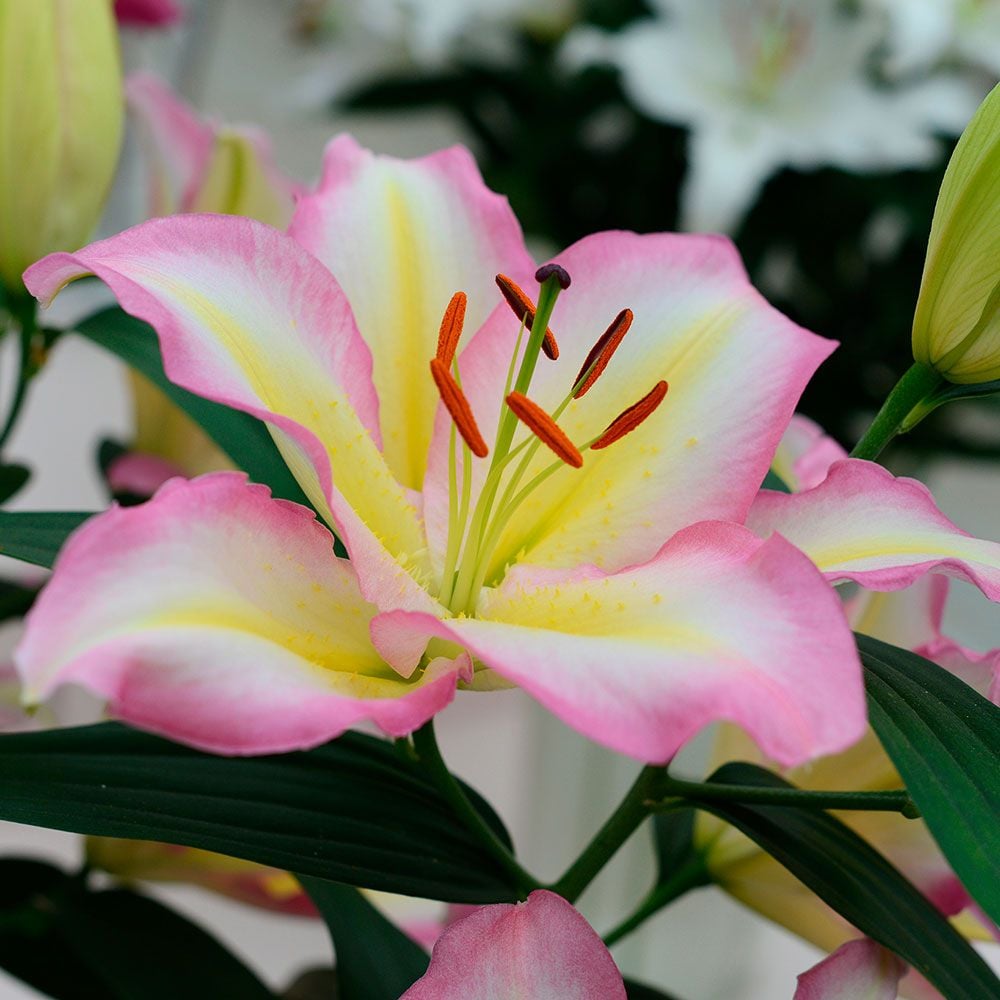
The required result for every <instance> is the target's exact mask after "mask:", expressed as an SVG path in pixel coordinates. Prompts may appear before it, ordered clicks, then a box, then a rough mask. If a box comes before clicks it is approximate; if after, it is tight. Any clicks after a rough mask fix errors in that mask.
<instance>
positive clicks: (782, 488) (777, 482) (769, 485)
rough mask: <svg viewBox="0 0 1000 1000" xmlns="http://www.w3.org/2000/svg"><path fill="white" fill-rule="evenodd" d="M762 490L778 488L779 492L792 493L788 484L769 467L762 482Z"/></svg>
mask: <svg viewBox="0 0 1000 1000" xmlns="http://www.w3.org/2000/svg"><path fill="white" fill-rule="evenodd" d="M760 488H761V489H762V490H776V491H777V492H778V493H791V492H792V491H791V490H790V489H789V488H788V484H787V483H786V482H785V481H784V479H782V478H781V476H779V475H778V473H777V472H775V471H774V469H768V470H767V475H766V476H765V477H764V482H762V483H761V484H760Z"/></svg>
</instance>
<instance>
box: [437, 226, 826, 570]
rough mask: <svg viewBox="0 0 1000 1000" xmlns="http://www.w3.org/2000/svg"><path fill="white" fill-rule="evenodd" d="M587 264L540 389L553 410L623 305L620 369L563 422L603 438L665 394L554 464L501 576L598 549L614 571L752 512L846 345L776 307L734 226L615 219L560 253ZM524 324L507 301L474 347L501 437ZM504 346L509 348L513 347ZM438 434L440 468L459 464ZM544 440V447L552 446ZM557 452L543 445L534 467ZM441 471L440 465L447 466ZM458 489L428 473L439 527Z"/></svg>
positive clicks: (469, 381) (479, 397) (565, 297)
mask: <svg viewBox="0 0 1000 1000" xmlns="http://www.w3.org/2000/svg"><path fill="white" fill-rule="evenodd" d="M555 260H556V263H558V264H561V265H562V266H563V267H565V268H566V270H567V271H568V272H569V273H570V275H572V278H573V284H572V286H571V287H570V288H569V289H568V290H567V291H565V292H563V293H562V295H561V297H560V299H559V301H558V303H557V305H556V309H555V313H554V315H553V319H552V328H553V330H554V331H555V333H556V336H557V338H558V341H559V348H560V352H561V353H560V358H559V361H558V362H556V363H552V362H548V361H546V360H545V359H543V360H542V361H541V362H540V363H539V365H538V368H537V369H536V373H535V379H534V381H533V382H532V385H531V390H530V395H531V398H532V399H533V400H535V401H536V402H537V403H538V404H539V405H540V406H542V407H544V408H545V409H546V410H548V411H549V412H552V411H553V410H554V409H555V408H556V407H557V406H558V404H559V403H560V402H561V401H562V399H563V398H564V397H565V396H566V394H567V393H568V392H569V390H570V388H571V386H572V382H573V379H574V378H575V376H576V374H577V372H578V371H579V369H580V366H581V365H582V363H583V361H584V359H585V358H586V356H587V354H588V352H589V351H590V348H591V347H592V346H593V344H594V342H595V341H596V339H597V338H598V336H599V335H600V334H601V333H602V332H603V330H604V328H605V327H606V326H607V324H608V323H609V322H610V321H611V319H613V318H614V316H615V314H616V313H617V312H618V310H619V309H621V308H624V307H628V308H630V309H632V310H633V312H634V314H635V321H634V323H633V325H632V327H631V329H630V330H629V332H628V335H627V336H626V337H625V339H624V340H623V341H622V343H621V346H620V347H619V348H618V351H617V353H616V354H615V356H614V358H613V359H612V361H611V364H610V365H609V367H608V369H607V370H606V371H605V372H604V374H603V375H602V376H601V377H600V379H599V380H598V381H597V383H596V384H595V385H594V387H593V388H592V389H591V390H590V391H589V392H588V393H587V394H586V396H584V397H583V398H582V399H580V400H575V401H574V402H572V403H571V404H570V405H569V407H568V408H567V409H566V411H565V413H564V414H563V415H562V416H561V417H560V420H559V424H560V426H561V427H562V428H563V430H565V431H566V433H567V434H568V435H569V437H570V438H571V439H572V440H573V441H574V442H576V443H580V442H584V441H587V440H590V439H591V438H593V437H594V436H596V435H597V434H599V433H600V432H601V431H602V430H603V429H604V428H605V427H607V425H608V424H609V423H611V421H612V420H613V419H614V418H615V417H616V416H617V415H618V414H619V413H621V412H622V410H624V409H625V408H626V407H628V406H630V405H631V404H633V403H634V402H635V401H636V400H637V399H640V398H641V397H643V396H644V395H646V393H648V392H649V390H650V389H651V388H652V386H653V385H654V384H655V383H656V382H657V381H658V380H659V379H666V381H667V382H668V383H669V384H670V393H669V395H668V396H667V399H666V401H665V402H664V403H663V405H662V406H661V407H660V408H659V409H658V410H657V411H656V412H655V413H654V414H653V415H652V416H651V417H650V418H649V419H648V420H647V421H646V422H645V423H644V424H643V425H642V426H641V427H639V428H638V429H637V430H635V431H634V432H633V433H632V434H630V435H629V436H628V437H627V438H625V439H624V440H623V441H621V442H620V443H618V444H615V445H613V446H612V447H610V448H608V449H606V450H604V451H601V452H588V453H587V454H586V456H585V463H584V467H583V468H582V469H580V470H572V469H566V470H562V471H560V472H558V473H557V474H556V475H553V476H552V477H551V478H550V479H549V480H548V481H547V482H546V483H545V485H544V486H542V487H541V488H539V489H538V490H537V491H536V492H534V493H533V494H532V495H531V497H530V498H529V499H528V500H527V501H526V502H525V503H524V505H523V506H522V507H521V508H520V510H519V513H518V516H517V517H516V518H515V519H514V520H513V521H512V524H511V526H510V527H509V528H508V530H507V531H506V532H505V533H504V535H503V536H502V537H501V541H500V545H499V548H498V551H497V555H496V557H495V559H494V565H493V567H492V570H491V577H490V578H491V579H492V580H494V581H495V580H496V579H498V578H499V576H500V575H501V574H502V571H503V567H504V566H505V565H506V564H507V563H509V562H511V561H513V559H514V558H515V557H517V558H518V559H523V560H524V561H525V562H529V563H531V564H533V565H540V566H552V567H568V566H574V565H578V564H580V563H581V562H591V563H594V564H595V565H597V566H599V567H600V568H601V569H603V570H606V571H608V572H612V571H614V570H618V569H621V568H622V567H624V566H629V565H634V564H635V563H639V562H645V561H646V560H648V559H651V558H652V557H653V556H654V555H655V554H656V552H657V550H658V549H659V547H660V546H661V545H662V543H663V539H664V538H668V537H669V536H670V535H671V534H672V533H673V532H675V531H678V530H680V529H681V528H683V527H686V526H687V525H690V524H693V523H694V522H696V521H700V520H716V519H718V520H731V521H742V520H743V518H744V517H745V515H746V512H747V509H748V508H749V506H750V503H751V501H752V500H753V497H754V495H755V494H756V492H757V489H758V487H759V486H760V483H761V480H762V479H763V478H764V475H765V473H766V472H767V469H768V466H769V464H770V462H771V457H772V456H773V454H774V451H775V448H776V447H777V445H778V442H779V440H780V439H781V435H782V433H783V432H784V430H785V427H786V426H787V424H788V421H789V419H790V418H791V416H792V413H793V411H794V408H795V404H796V402H797V400H798V398H799V395H800V394H801V392H802V389H803V388H804V386H805V384H806V382H807V381H808V379H809V377H810V376H811V375H812V373H813V372H814V371H815V369H816V367H817V366H818V365H819V363H820V362H821V361H822V360H823V359H824V358H825V357H826V356H827V355H828V354H829V353H830V351H831V350H833V347H834V346H835V345H834V344H833V343H832V342H831V341H828V340H823V339H821V338H819V337H816V336H814V335H813V334H811V333H808V332H807V331H805V330H803V329H802V328H800V327H798V326H796V325H795V324H794V323H792V322H791V321H790V320H788V319H787V318H786V317H784V316H783V315H781V313H779V312H778V311H777V310H775V309H773V308H772V307H771V306H769V305H768V304H767V303H766V302H765V301H764V299H763V298H762V297H761V296H760V295H759V294H758V293H757V292H756V291H755V290H754V288H753V287H752V286H751V284H750V282H749V280H748V279H747V276H746V272H745V271H744V269H743V266H742V264H741V263H740V259H739V256H738V254H737V253H736V250H735V249H734V248H733V246H732V244H731V243H730V242H729V241H728V240H726V239H724V238H722V237H712V236H682V235H674V234H654V235H646V236H639V235H636V234H635V233H624V232H614V233H599V234H597V235H595V236H591V237H588V238H586V239H584V240H581V241H580V242H579V243H576V244H574V245H573V246H572V247H570V248H569V249H568V250H566V251H565V252H564V253H562V254H560V255H558V257H556V258H555ZM517 329H518V324H517V322H516V321H515V320H514V319H513V318H512V316H511V315H510V314H509V313H507V314H504V313H503V312H500V313H497V314H496V315H495V316H494V317H493V318H492V319H491V320H490V321H489V322H488V324H487V325H486V326H485V327H484V328H483V330H482V332H481V333H480V334H478V335H477V336H476V338H475V340H474V341H473V342H472V343H471V344H470V345H469V347H468V349H467V351H466V353H465V355H464V356H463V357H462V358H461V359H460V364H461V367H462V380H463V381H462V384H463V389H464V391H465V394H466V396H467V397H468V398H469V399H470V400H471V402H472V405H473V408H474V409H475V411H476V417H477V420H478V421H479V425H480V427H481V428H482V430H483V434H484V436H485V437H486V439H487V440H491V439H492V436H493V433H494V430H495V427H496V415H497V414H499V412H500V404H501V401H502V399H503V387H504V377H505V374H506V370H507V369H506V364H505V363H503V364H498V363H497V358H498V357H501V356H506V358H507V359H509V358H510V356H511V353H512V352H513V349H514V341H515V339H516V336H517ZM500 345H503V346H500ZM447 445H448V438H447V435H446V434H445V433H443V432H442V433H440V434H437V435H436V437H435V443H434V447H435V450H436V452H438V454H437V455H436V456H435V459H434V467H435V468H436V469H438V470H442V469H446V468H447V462H446V460H445V459H444V458H442V457H440V456H446V455H447ZM542 451H544V449H542ZM548 463H549V456H548V455H545V456H544V457H543V456H542V454H541V452H540V453H539V456H538V458H537V459H536V461H535V464H534V465H533V466H532V468H531V469H530V470H529V473H528V475H527V476H526V477H525V481H527V480H528V478H529V477H530V476H531V475H533V474H534V473H535V472H537V471H539V470H540V469H541V468H543V467H544V466H545V465H547V464H548ZM439 474H440V472H439ZM446 501H447V490H446V488H445V487H444V486H439V487H438V488H437V489H435V490H431V489H430V488H429V487H428V490H427V492H426V497H425V516H426V517H427V520H428V536H429V537H430V538H431V539H432V540H433V539H434V538H435V537H437V536H438V535H440V534H443V530H442V529H441V528H440V525H441V524H442V523H444V521H445V519H446V517H447V507H446Z"/></svg>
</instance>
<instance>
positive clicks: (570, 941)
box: [400, 889, 626, 1000]
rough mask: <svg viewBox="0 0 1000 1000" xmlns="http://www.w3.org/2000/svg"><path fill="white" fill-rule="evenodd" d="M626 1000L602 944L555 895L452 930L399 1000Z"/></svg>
mask: <svg viewBox="0 0 1000 1000" xmlns="http://www.w3.org/2000/svg"><path fill="white" fill-rule="evenodd" d="M528 997H530V998H531V1000H626V994H625V984H624V983H623V982H622V976H621V973H620V972H619V971H618V968H617V966H616V965H615V963H614V959H612V957H611V954H610V952H609V951H608V949H607V948H606V947H605V946H604V942H603V941H601V939H600V938H599V937H598V936H597V934H596V932H595V931H594V929H593V928H592V927H591V926H590V925H589V924H588V923H587V921H586V920H584V919H583V917H581V916H580V914H579V913H578V912H577V911H576V910H575V909H574V908H573V907H572V906H571V905H570V904H569V903H567V902H566V900H565V899H563V898H562V896H557V895H556V894H555V893H554V892H548V891H546V890H544V889H539V890H536V891H535V892H533V893H532V894H531V895H530V896H529V897H528V900H527V902H525V903H516V904H514V905H510V904H506V903H502V904H499V905H496V906H484V907H482V908H481V909H479V910H476V911H475V912H474V913H472V914H471V915H470V916H468V917H464V918H463V919H462V920H459V921H458V922H457V923H455V924H452V926H451V927H449V928H448V929H447V930H446V931H445V932H444V934H442V935H441V937H440V938H439V939H438V942H437V944H436V945H435V946H434V953H433V955H432V957H431V964H430V967H429V968H428V970H427V973H426V974H425V975H424V976H423V977H422V978H421V979H419V980H418V981H417V982H416V983H414V984H413V985H412V986H411V987H410V988H409V989H408V990H407V991H406V992H405V993H404V994H403V996H402V997H400V1000H525V998H528Z"/></svg>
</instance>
